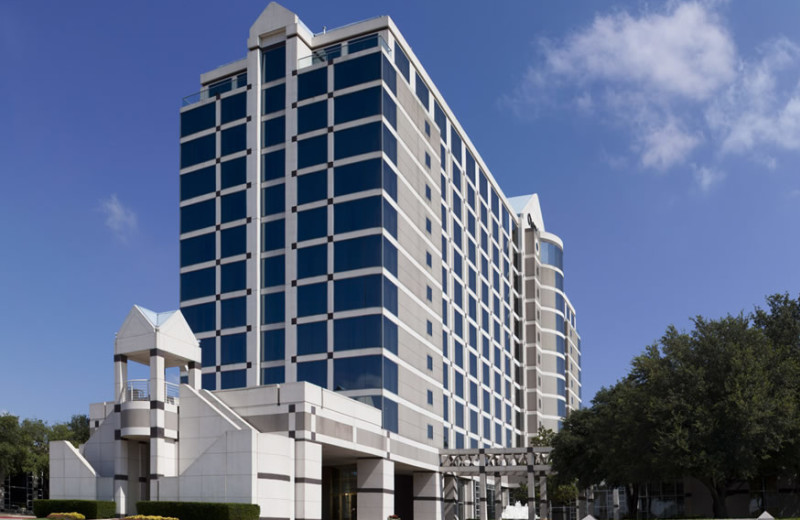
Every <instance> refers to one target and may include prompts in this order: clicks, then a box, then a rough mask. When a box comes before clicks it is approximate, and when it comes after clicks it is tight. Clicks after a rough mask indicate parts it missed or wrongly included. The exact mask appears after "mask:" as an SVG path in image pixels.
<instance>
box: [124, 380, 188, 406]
mask: <svg viewBox="0 0 800 520" xmlns="http://www.w3.org/2000/svg"><path fill="white" fill-rule="evenodd" d="M179 395H180V385H177V384H175V383H168V382H164V402H166V403H169V404H177V403H178V396H179ZM149 400H150V380H149V379H131V380H129V381H127V382H126V383H125V391H124V392H123V393H122V399H121V401H122V402H128V401H149Z"/></svg>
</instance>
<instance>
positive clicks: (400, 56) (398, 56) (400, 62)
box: [394, 42, 411, 82]
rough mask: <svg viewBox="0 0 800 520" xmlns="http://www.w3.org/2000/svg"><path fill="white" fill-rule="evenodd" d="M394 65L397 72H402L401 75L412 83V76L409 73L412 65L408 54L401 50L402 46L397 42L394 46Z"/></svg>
mask: <svg viewBox="0 0 800 520" xmlns="http://www.w3.org/2000/svg"><path fill="white" fill-rule="evenodd" d="M394 64H395V65H396V66H397V70H399V71H400V74H402V75H403V77H404V78H406V81H407V82H410V81H411V75H410V73H409V69H410V65H411V63H410V62H409V61H408V57H407V56H406V53H404V52H403V49H401V48H400V45H399V44H398V43H397V42H395V44H394Z"/></svg>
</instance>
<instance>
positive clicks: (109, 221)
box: [100, 193, 139, 243]
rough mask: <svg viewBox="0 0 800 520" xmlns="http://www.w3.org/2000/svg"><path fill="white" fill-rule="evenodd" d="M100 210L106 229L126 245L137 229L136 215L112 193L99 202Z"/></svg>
mask: <svg viewBox="0 0 800 520" xmlns="http://www.w3.org/2000/svg"><path fill="white" fill-rule="evenodd" d="M100 209H101V210H102V212H103V213H104V214H105V217H106V221H105V224H106V227H108V229H110V230H111V231H112V232H113V233H114V235H115V236H116V237H117V238H118V239H119V240H121V241H122V242H125V243H127V242H128V240H130V238H131V237H132V235H133V234H134V233H136V231H137V230H138V228H139V224H138V221H137V218H136V213H134V212H133V210H132V209H130V208H127V207H126V206H125V205H123V204H122V202H120V200H119V198H117V194H116V193H112V194H111V196H109V197H108V198H107V199H104V200H102V201H101V202H100Z"/></svg>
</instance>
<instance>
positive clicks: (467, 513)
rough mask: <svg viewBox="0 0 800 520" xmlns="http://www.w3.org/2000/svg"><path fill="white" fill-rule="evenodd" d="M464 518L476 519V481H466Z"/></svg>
mask: <svg viewBox="0 0 800 520" xmlns="http://www.w3.org/2000/svg"><path fill="white" fill-rule="evenodd" d="M464 518H475V481H474V480H472V479H467V480H465V481H464Z"/></svg>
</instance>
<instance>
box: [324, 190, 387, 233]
mask: <svg viewBox="0 0 800 520" xmlns="http://www.w3.org/2000/svg"><path fill="white" fill-rule="evenodd" d="M382 200H383V199H382V197H368V198H365V199H358V200H353V201H350V202H340V203H338V204H336V205H335V206H334V207H333V224H334V233H337V234H338V233H346V232H348V231H355V230H358V229H367V228H372V227H381V201H382Z"/></svg>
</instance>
